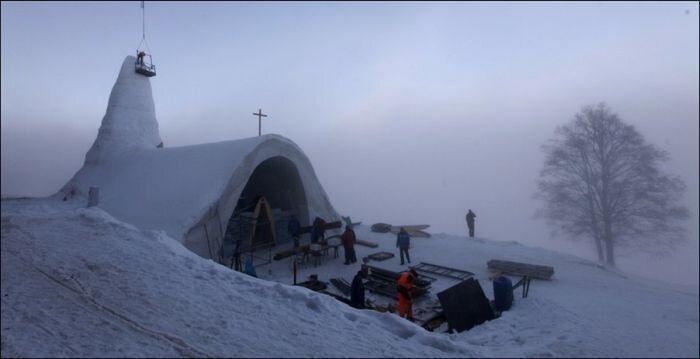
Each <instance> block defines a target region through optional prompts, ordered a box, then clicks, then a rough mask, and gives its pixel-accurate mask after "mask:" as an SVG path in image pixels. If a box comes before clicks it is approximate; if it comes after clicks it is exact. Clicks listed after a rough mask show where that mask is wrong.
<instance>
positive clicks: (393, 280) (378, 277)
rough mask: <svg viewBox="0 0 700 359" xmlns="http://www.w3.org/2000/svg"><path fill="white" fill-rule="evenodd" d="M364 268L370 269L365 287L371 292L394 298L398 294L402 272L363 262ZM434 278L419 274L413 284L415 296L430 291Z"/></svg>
mask: <svg viewBox="0 0 700 359" xmlns="http://www.w3.org/2000/svg"><path fill="white" fill-rule="evenodd" d="M362 268H363V269H366V270H368V273H369V275H368V276H367V279H368V281H367V283H365V288H367V289H368V290H369V291H370V292H374V293H377V294H381V295H385V296H387V297H391V298H394V297H395V296H396V285H397V281H398V279H399V277H400V276H401V273H399V272H394V271H390V270H388V269H384V268H379V267H374V266H371V265H367V264H363V265H362ZM430 279H432V280H434V279H433V278H426V277H424V276H421V275H420V274H419V275H418V278H417V279H416V283H415V284H414V285H413V297H414V298H417V297H420V296H422V295H425V294H426V293H428V291H430V285H431V282H432V281H431V280H430Z"/></svg>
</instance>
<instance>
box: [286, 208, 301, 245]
mask: <svg viewBox="0 0 700 359" xmlns="http://www.w3.org/2000/svg"><path fill="white" fill-rule="evenodd" d="M300 229H301V225H300V224H299V220H298V219H297V217H295V216H292V218H291V219H290V220H289V224H287V232H288V233H289V235H290V236H292V240H294V248H299V230H300Z"/></svg>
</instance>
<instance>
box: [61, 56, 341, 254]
mask: <svg viewBox="0 0 700 359" xmlns="http://www.w3.org/2000/svg"><path fill="white" fill-rule="evenodd" d="M135 63H136V58H135V57H134V56H127V57H126V59H124V62H123V63H122V66H121V70H120V72H119V76H118V77H117V81H116V83H115V84H114V87H113V88H112V92H111V94H110V96H109V103H108V105H107V111H106V114H105V116H104V118H103V119H102V124H101V126H100V129H99V132H98V134H97V138H96V139H95V142H94V143H93V145H92V147H91V148H90V150H89V151H88V152H87V154H86V156H85V163H84V164H83V166H82V168H81V169H80V170H78V172H77V173H76V174H75V175H74V176H73V178H72V179H70V180H69V181H68V183H67V184H66V185H65V186H64V187H63V188H62V189H61V190H60V192H59V194H58V195H60V196H63V198H64V200H82V201H86V200H87V198H88V194H89V193H90V192H91V191H94V194H96V195H97V196H94V197H97V198H99V206H100V207H101V208H103V209H104V210H106V211H108V212H109V213H110V214H112V215H113V216H115V217H117V218H119V219H121V220H123V221H125V222H128V223H131V224H133V225H135V226H137V227H139V228H142V229H148V230H164V231H165V232H166V233H167V234H168V235H169V236H170V237H172V238H175V239H177V240H179V241H181V242H182V243H183V244H184V245H185V246H186V247H187V248H189V249H190V250H192V251H193V252H194V253H196V254H198V255H200V256H202V257H204V258H211V259H213V260H216V261H219V262H220V263H231V258H232V256H233V246H234V241H236V239H238V238H253V239H251V240H249V241H243V246H244V247H245V248H242V250H243V251H246V250H248V251H250V250H255V249H256V248H260V247H264V246H274V245H276V244H280V243H279V242H280V241H282V242H283V241H285V240H287V241H288V240H289V236H288V235H287V234H286V231H287V223H288V221H289V219H290V218H291V217H292V216H295V217H296V218H297V219H298V220H299V222H300V223H301V224H302V226H303V225H308V224H310V223H311V221H312V220H313V219H314V218H315V217H316V216H318V217H321V218H324V219H325V220H327V221H337V220H339V219H340V217H339V215H338V213H337V212H336V211H335V209H334V208H333V206H332V205H331V203H330V201H329V200H328V196H327V195H326V193H325V191H324V190H323V187H322V186H321V183H320V182H319V180H318V178H317V177H316V174H315V173H314V170H313V166H312V165H311V162H310V161H309V159H308V158H307V157H306V155H305V154H304V152H303V151H302V150H301V149H300V148H299V147H298V146H297V145H296V144H295V143H294V142H292V141H291V140H289V139H287V138H285V137H282V136H279V135H272V134H270V135H263V136H259V137H252V138H245V139H240V140H231V141H223V142H216V143H207V144H199V145H191V146H183V147H172V148H168V147H164V146H163V142H162V140H161V138H160V133H159V131H158V121H157V120H156V115H155V104H154V101H153V94H152V91H151V83H150V80H149V77H148V76H143V75H141V74H139V73H137V71H135V70H134V64H135ZM93 187H94V188H93ZM261 199H262V200H261ZM261 204H262V206H261ZM261 207H265V208H261ZM258 216H259V217H260V220H257V219H258ZM270 217H272V218H270ZM251 231H255V233H254V236H251V235H250V234H251Z"/></svg>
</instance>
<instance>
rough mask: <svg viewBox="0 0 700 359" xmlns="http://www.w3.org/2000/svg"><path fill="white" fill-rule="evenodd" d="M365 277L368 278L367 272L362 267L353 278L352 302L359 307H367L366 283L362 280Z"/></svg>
mask: <svg viewBox="0 0 700 359" xmlns="http://www.w3.org/2000/svg"><path fill="white" fill-rule="evenodd" d="M365 278H367V273H366V272H365V270H364V269H361V270H359V271H357V274H355V278H353V279H352V290H351V292H350V303H351V305H352V306H353V307H355V308H357V309H364V308H365V283H364V282H363V281H362V280H363V279H365Z"/></svg>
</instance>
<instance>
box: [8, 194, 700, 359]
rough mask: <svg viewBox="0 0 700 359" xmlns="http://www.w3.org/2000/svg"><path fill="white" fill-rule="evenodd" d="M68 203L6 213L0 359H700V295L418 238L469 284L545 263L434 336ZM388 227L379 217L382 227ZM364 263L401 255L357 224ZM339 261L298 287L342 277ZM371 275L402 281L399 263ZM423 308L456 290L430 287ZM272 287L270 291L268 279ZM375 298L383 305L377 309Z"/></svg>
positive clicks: (473, 245)
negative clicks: (501, 262) (481, 314)
mask: <svg viewBox="0 0 700 359" xmlns="http://www.w3.org/2000/svg"><path fill="white" fill-rule="evenodd" d="M77 205H78V204H77V201H73V202H70V201H69V202H62V201H60V200H59V199H51V198H46V199H24V200H17V199H16V200H3V201H2V258H1V260H2V352H1V353H0V354H1V356H2V357H15V356H35V357H36V356H38V357H42V356H70V357H76V356H80V357H114V356H120V357H121V356H139V357H149V356H155V357H163V356H186V357H191V356H194V357H202V356H229V357H230V356H233V357H236V356H246V357H254V356H264V357H307V356H314V357H316V356H318V357H358V356H360V357H409V356H410V357H473V356H480V357H483V356H498V357H503V356H508V357H523V356H538V357H545V356H555V357H579V356H587V357H590V356H603V357H605V356H612V357H698V356H699V355H700V350H699V343H698V334H699V333H698V332H699V321H698V291H697V287H695V288H682V287H678V286H672V285H667V284H664V283H660V282H654V281H650V280H646V279H642V278H638V277H634V276H630V275H627V274H624V273H620V272H618V271H614V270H608V269H605V268H602V267H599V266H597V265H596V264H595V263H593V262H589V261H586V260H583V259H580V258H577V257H574V256H570V255H563V254H559V253H556V252H552V251H548V250H544V249H540V248H532V247H526V246H523V245H520V244H518V243H516V242H497V241H490V240H485V239H469V240H468V239H466V238H465V237H458V236H453V235H445V234H437V235H434V236H433V238H429V239H425V238H414V239H413V240H412V242H413V248H412V249H411V256H412V257H411V259H412V262H413V263H418V262H420V261H425V262H432V263H438V264H443V265H446V266H452V267H456V268H461V269H465V270H468V271H471V272H473V273H475V276H476V278H477V279H478V280H479V281H480V283H481V285H482V287H483V289H484V291H485V293H486V295H487V296H488V297H489V298H493V294H492V287H491V283H490V281H489V280H488V272H487V268H486V262H487V261H488V260H489V259H493V258H499V259H507V260H514V261H522V262H531V263H537V264H544V265H551V266H553V267H554V269H555V274H554V277H553V279H552V280H551V281H541V280H533V281H532V284H531V286H530V293H529V296H528V298H520V291H519V290H517V291H516V299H515V303H514V306H513V308H512V309H511V310H510V311H508V312H505V313H504V314H503V316H502V317H501V318H499V319H496V320H493V321H490V322H487V323H484V324H482V325H480V326H477V327H475V328H473V329H472V330H470V331H466V332H462V333H459V334H446V333H430V332H427V331H425V330H423V329H422V328H420V327H418V326H417V325H415V324H413V323H410V322H408V321H406V320H403V319H400V318H398V317H397V316H396V315H395V314H389V313H379V312H375V311H371V310H363V311H358V310H355V309H352V308H350V307H348V306H346V305H345V304H343V303H341V302H338V301H336V300H335V299H333V298H332V297H329V296H326V295H323V294H317V293H314V292H311V291H309V290H307V289H304V288H300V287H293V286H290V285H288V284H290V283H291V282H292V272H291V269H290V268H291V266H290V262H289V261H290V260H281V261H276V262H273V263H271V264H268V265H264V266H259V267H258V268H257V272H258V275H259V276H260V277H261V278H260V279H256V278H252V277H249V276H247V275H245V274H241V273H237V272H234V271H231V270H230V269H228V268H225V267H223V266H221V265H218V264H216V263H214V262H212V261H210V260H204V259H202V258H200V257H198V256H196V255H194V254H192V253H191V252H189V251H188V250H187V249H185V248H184V247H183V246H182V245H181V244H180V243H179V242H178V241H176V240H174V239H171V238H169V237H167V236H166V235H165V234H164V232H160V231H142V230H140V229H137V228H135V227H133V226H131V225H129V224H125V223H123V222H120V221H118V220H116V219H115V218H114V217H112V216H111V215H110V214H108V213H106V212H105V211H103V210H101V209H99V208H95V207H93V208H89V209H86V208H77V207H76V206H77ZM379 220H381V219H377V221H379ZM356 230H357V234H358V237H359V238H360V239H365V240H370V241H374V242H377V243H379V244H380V247H379V248H367V247H362V246H357V247H356V251H357V257H358V259H359V258H362V257H364V256H366V255H368V254H371V253H374V252H377V251H381V250H384V251H389V252H393V253H396V254H398V253H397V252H396V250H395V248H394V244H395V237H394V236H392V235H390V234H378V233H372V232H370V231H369V230H368V226H365V225H362V226H358V228H357V229H356ZM340 252H341V253H340V257H339V258H337V259H334V258H332V256H329V257H324V258H323V263H322V265H321V266H320V267H316V268H314V267H312V266H306V267H304V268H301V269H300V272H299V278H305V277H306V276H308V275H309V274H312V273H315V274H318V276H319V279H321V280H328V279H329V278H332V277H344V278H345V279H347V280H348V281H350V280H351V279H352V276H353V275H354V273H355V272H356V271H357V270H358V269H359V264H360V262H361V261H358V263H357V264H355V265H348V266H345V265H343V264H342V261H343V259H342V258H343V256H342V249H341V250H340ZM371 264H373V265H377V266H381V267H384V268H387V269H392V270H397V271H398V270H401V269H403V268H405V267H401V266H400V265H399V260H398V258H397V257H395V258H392V259H389V260H387V261H383V262H372V263H371ZM435 277H436V278H438V280H437V281H436V282H434V283H433V290H432V295H433V296H434V295H435V293H437V292H439V291H440V290H442V289H444V288H447V287H450V286H452V285H454V284H456V281H453V280H450V279H447V278H444V277H439V276H435ZM265 279H268V280H265ZM375 299H376V300H378V301H379V300H381V298H375Z"/></svg>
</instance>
